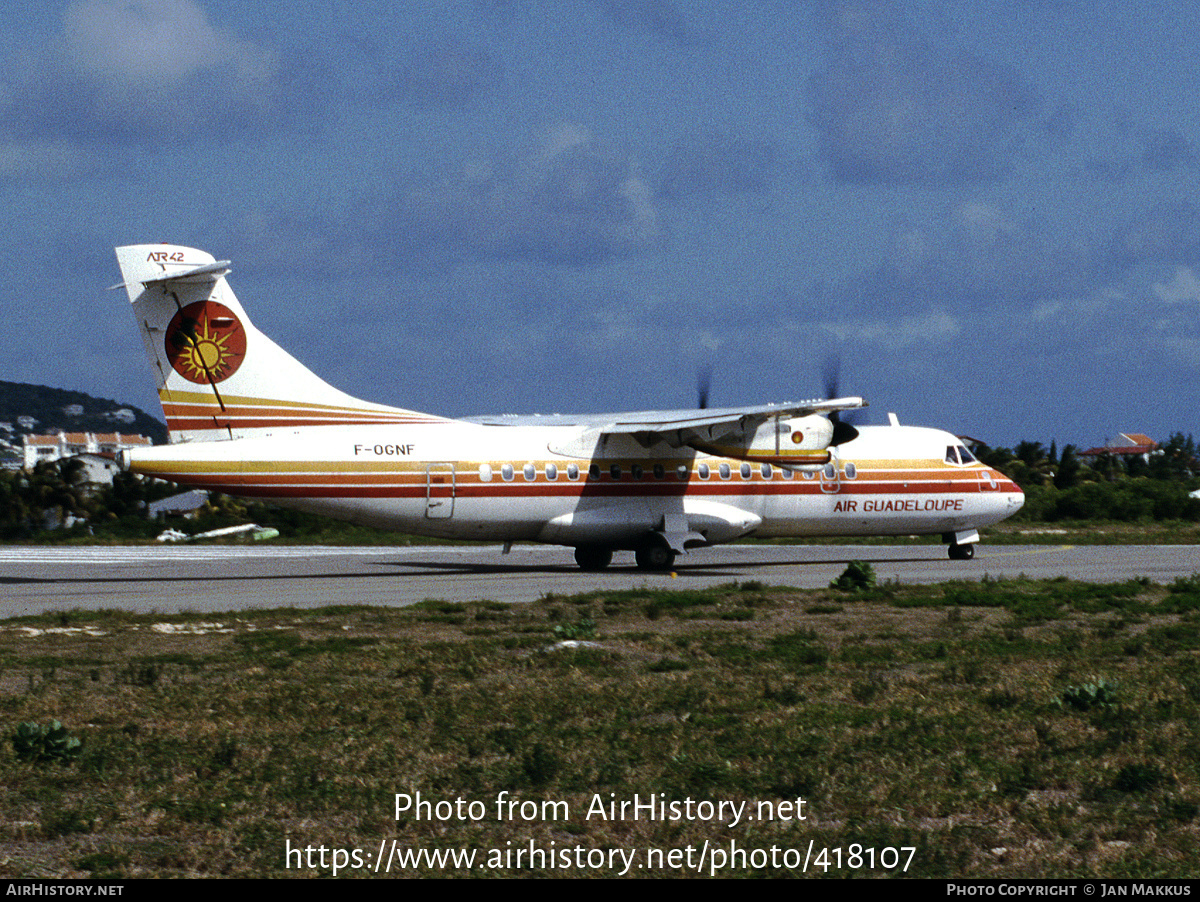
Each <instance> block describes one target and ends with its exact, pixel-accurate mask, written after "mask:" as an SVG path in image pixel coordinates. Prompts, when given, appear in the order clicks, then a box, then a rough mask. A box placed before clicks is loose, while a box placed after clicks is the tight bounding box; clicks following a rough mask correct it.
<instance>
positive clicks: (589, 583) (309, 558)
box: [0, 545, 1200, 618]
mask: <svg viewBox="0 0 1200 902" xmlns="http://www.w3.org/2000/svg"><path fill="white" fill-rule="evenodd" d="M851 560H865V561H869V562H870V563H871V565H872V566H873V567H874V568H875V572H876V574H877V575H878V577H879V579H881V580H884V579H895V580H899V581H900V582H901V583H932V582H942V581H945V580H953V579H981V578H982V577H983V576H984V574H988V575H990V576H993V577H999V576H1008V577H1015V576H1019V575H1021V574H1024V575H1026V576H1029V577H1032V578H1037V579H1042V578H1052V577H1056V576H1068V577H1070V578H1072V579H1079V580H1087V581H1094V582H1116V581H1121V580H1125V579H1130V578H1132V577H1135V576H1145V577H1149V578H1150V579H1152V580H1154V581H1155V582H1160V583H1169V582H1171V581H1172V580H1173V579H1175V578H1176V577H1177V576H1187V575H1190V574H1192V573H1194V572H1197V571H1200V548H1198V547H1196V546H1158V545H1153V546H1151V545H1144V546H1074V547H1071V546H1046V545H997V546H991V547H989V546H986V545H983V546H980V547H979V549H978V551H977V553H976V555H975V559H974V560H972V561H951V560H949V559H947V558H946V551H945V549H944V548H943V547H941V546H932V545H924V546H839V545H812V546H805V545H725V546H720V547H717V548H706V549H701V550H699V551H695V552H693V553H691V554H688V555H686V556H684V557H681V558H680V559H679V560H678V561H677V565H678V566H677V567H676V568H675V570H674V574H675V575H674V576H672V575H671V574H665V573H663V574H660V573H646V572H643V571H640V570H637V569H635V568H634V566H633V556H632V555H631V554H629V555H621V554H618V555H617V557H616V560H615V561H614V566H613V567H612V568H611V569H609V570H607V571H605V572H603V573H584V572H582V571H581V570H579V569H578V568H577V567H576V566H575V564H574V561H573V559H572V556H571V552H570V550H569V549H562V548H554V547H540V546H518V547H516V548H514V549H513V550H512V552H511V553H510V554H507V555H505V554H502V553H501V549H500V548H499V547H498V546H431V545H424V546H417V547H411V548H403V547H381V548H329V547H315V548H307V547H288V546H274V547H270V546H224V547H203V548H202V547H196V546H186V547H148V546H130V547H78V548H61V547H59V548H44V547H23V546H7V547H0V618H3V617H15V616H19V615H22V614H34V613H40V612H43V611H59V610H71V609H73V608H87V609H101V608H116V609H121V610H129V611H140V612H148V611H158V612H162V613H172V612H178V611H197V612H203V611H232V610H242V609H246V608H274V607H288V606H294V607H319V606H323V605H331V604H364V605H390V606H401V605H406V604H413V603H414V602H418V601H422V600H424V599H426V598H437V599H445V600H449V601H471V600H475V599H482V598H487V599H492V600H494V601H509V602H520V601H532V600H534V599H536V598H540V597H541V596H543V595H545V594H547V593H550V592H553V593H557V594H574V593H577V592H587V591H590V590H592V589H628V588H638V587H642V586H647V587H662V588H679V589H682V588H691V587H705V586H713V585H718V584H720V583H728V582H735V581H737V582H741V581H745V580H759V581H761V582H764V583H767V584H769V585H779V586H795V587H799V588H820V587H824V586H828V585H829V581H830V580H832V579H834V578H835V577H836V576H838V575H839V574H840V573H841V572H842V570H844V569H845V566H846V563H847V562H848V561H851Z"/></svg>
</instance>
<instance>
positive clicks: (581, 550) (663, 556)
mask: <svg viewBox="0 0 1200 902" xmlns="http://www.w3.org/2000/svg"><path fill="white" fill-rule="evenodd" d="M633 554H634V560H635V561H637V566H638V569H639V570H654V571H659V572H661V571H665V570H670V569H671V567H673V566H674V564H675V556H676V555H675V551H674V549H672V548H671V546H670V545H668V544H667V543H666V542H665V541H663V540H662V539H660V538H658V537H654V536H652V537H650V538H648V539H646V541H645V542H643V543H642V544H641V545H639V546H637V548H635V549H634V550H633ZM612 557H613V549H612V548H609V547H608V546H605V545H580V546H578V547H577V548H576V549H575V563H577V564H578V565H579V568H580V569H581V570H590V571H596V570H604V569H607V567H608V565H609V564H611V563H612Z"/></svg>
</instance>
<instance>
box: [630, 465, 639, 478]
mask: <svg viewBox="0 0 1200 902" xmlns="http://www.w3.org/2000/svg"><path fill="white" fill-rule="evenodd" d="M629 472H630V473H631V474H632V475H633V478H634V479H641V478H642V468H641V467H639V466H638V465H637V464H634V465H633V467H632V468H631V469H630V471H629Z"/></svg>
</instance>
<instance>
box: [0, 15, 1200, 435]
mask: <svg viewBox="0 0 1200 902" xmlns="http://www.w3.org/2000/svg"><path fill="white" fill-rule="evenodd" d="M0 23H3V25H4V26H5V27H4V28H2V29H0V192H2V193H3V209H4V210H5V211H7V215H6V216H5V217H4V221H5V222H6V223H7V226H6V229H5V232H6V234H5V236H4V237H3V239H0V286H2V287H0V291H2V292H3V297H2V300H3V303H4V307H5V313H6V315H5V317H4V319H3V322H4V325H3V327H2V330H0V379H6V380H11V381H18V382H35V383H42V384H48V385H53V386H56V387H61V388H70V389H77V390H82V391H86V392H89V393H91V394H93V395H98V396H101V397H107V398H115V399H117V400H120V401H123V402H127V403H132V404H136V405H138V406H140V407H143V408H144V409H146V410H148V411H150V412H153V413H155V414H161V411H160V410H159V408H158V405H157V400H156V397H155V394H154V391H153V381H152V376H151V372H150V368H149V364H148V362H147V361H146V359H145V356H144V352H143V350H142V347H141V342H140V339H139V338H138V335H137V331H136V328H135V324H134V322H133V319H132V317H131V316H130V314H129V312H128V309H127V308H128V301H127V299H126V297H125V294H124V292H123V291H108V290H107V289H108V288H109V286H112V285H114V284H116V283H117V282H119V281H120V276H119V273H118V272H117V268H116V262H115V258H114V256H113V251H112V249H113V247H115V246H119V245H123V244H137V243H146V242H158V241H164V242H170V243H174V244H183V245H187V246H191V247H197V248H200V249H203V250H206V251H208V252H210V253H212V254H213V255H214V256H215V257H216V258H217V259H222V260H223V259H228V260H231V261H233V271H232V273H231V275H230V276H229V280H230V284H231V286H232V287H233V289H234V292H235V293H236V294H237V296H238V298H239V300H241V302H242V304H243V305H244V306H245V307H246V309H247V311H248V313H249V314H250V316H251V317H252V318H253V319H254V322H255V324H256V325H257V326H258V327H259V328H260V329H262V330H263V331H264V332H266V333H267V334H269V335H271V336H272V337H273V338H274V339H275V340H276V341H277V342H278V343H279V344H281V345H283V346H284V347H285V348H287V349H288V350H289V351H291V352H292V353H293V354H294V355H295V356H296V357H298V358H299V359H300V360H301V361H303V362H304V363H306V364H307V365H308V366H310V367H311V368H312V369H313V370H314V371H316V372H317V373H318V374H319V375H321V376H322V377H323V378H325V379H326V380H327V381H329V382H331V383H332V384H334V385H335V386H337V387H339V388H341V389H343V390H345V391H348V392H350V393H351V394H355V395H358V396H360V397H364V398H367V399H369V400H373V401H380V402H383V403H389V404H395V405H397V406H401V407H405V408H409V409H415V410H422V411H428V412H431V413H437V414H442V415H447V416H470V415H476V414H488V413H500V412H514V413H534V412H541V413H583V412H599V411H605V410H639V409H655V408H683V407H691V406H694V405H695V403H696V398H697V385H698V380H699V379H700V378H701V377H700V376H699V374H701V373H704V372H707V371H711V395H710V397H711V403H712V404H713V405H714V406H731V405H741V404H760V403H767V402H773V401H786V400H797V399H805V398H812V397H822V396H824V394H825V392H826V389H827V387H828V386H829V384H830V378H829V377H830V374H831V373H834V372H836V374H837V380H836V382H837V385H836V388H837V391H838V392H839V393H840V394H843V395H850V394H853V395H862V396H864V397H865V398H866V399H867V400H868V402H869V404H870V407H869V409H868V410H867V411H865V412H864V414H863V416H862V418H861V420H860V422H866V423H872V422H875V423H881V422H886V416H887V413H888V412H895V413H896V414H897V416H898V417H899V419H900V421H901V422H902V423H906V424H913V425H928V426H937V427H941V428H945V429H948V430H950V431H952V432H955V433H956V434H959V435H969V436H972V437H974V438H977V439H981V440H983V441H985V442H987V443H988V444H991V445H1008V446H1012V445H1014V444H1016V443H1017V442H1018V441H1021V440H1035V441H1042V442H1044V443H1046V444H1047V445H1048V444H1049V443H1050V441H1051V440H1055V441H1057V443H1058V446H1059V447H1060V448H1061V447H1062V446H1063V445H1065V444H1067V443H1074V444H1079V445H1083V446H1091V445H1096V444H1100V443H1101V442H1103V441H1104V440H1105V439H1106V438H1108V437H1114V436H1115V435H1116V434H1117V433H1119V432H1143V433H1146V434H1149V435H1151V436H1152V437H1155V438H1158V439H1160V440H1161V439H1165V438H1166V437H1167V436H1168V435H1170V434H1171V433H1174V432H1184V433H1193V432H1194V433H1200V404H1198V403H1197V402H1198V400H1200V323H1198V316H1197V314H1198V313H1200V193H1198V191H1197V188H1198V187H1200V156H1198V153H1197V142H1198V141H1200V78H1197V76H1196V71H1195V46H1194V44H1195V36H1196V35H1197V34H1200V5H1197V4H1195V3H1188V2H1166V0H1159V2H1156V0H1148V2H1144V3H1138V4H1130V3H1125V2H1107V0H1078V2H1073V0H1010V2H973V3H969V4H964V3H958V2H922V0H914V2H908V3H904V4H898V3H894V2H866V0H844V2H839V0H809V2H782V0H762V2H754V3H747V2H702V0H696V2H686V3H685V2H682V0H678V2H672V0H555V2H540V0H457V2H435V0H428V2H423V0H412V2H405V3H395V2H382V0H380V2H377V0H355V2H341V3H339V2H320V3H318V2H304V0H290V2H288V3H261V2H254V0H249V2H247V0H236V2H234V0H72V2H47V0H9V2H8V3H6V4H5V6H4V11H3V12H0Z"/></svg>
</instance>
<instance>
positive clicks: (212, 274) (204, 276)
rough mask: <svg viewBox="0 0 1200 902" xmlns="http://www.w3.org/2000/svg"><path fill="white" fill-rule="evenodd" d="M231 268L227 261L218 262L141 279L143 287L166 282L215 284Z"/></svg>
mask: <svg viewBox="0 0 1200 902" xmlns="http://www.w3.org/2000/svg"><path fill="white" fill-rule="evenodd" d="M231 269H232V266H231V265H230V261H228V260H218V261H217V262H215V263H206V264H204V265H203V266H193V267H191V268H190V269H181V270H176V271H175V272H163V273H159V274H158V275H156V276H151V277H150V278H148V279H142V284H143V285H163V284H166V283H167V282H193V283H203V282H215V281H217V279H219V278H221V276H223V275H226V274H227V273H228V272H229V271H230V270H231Z"/></svg>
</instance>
